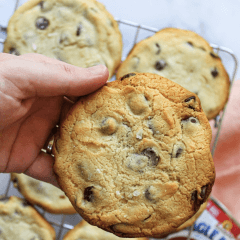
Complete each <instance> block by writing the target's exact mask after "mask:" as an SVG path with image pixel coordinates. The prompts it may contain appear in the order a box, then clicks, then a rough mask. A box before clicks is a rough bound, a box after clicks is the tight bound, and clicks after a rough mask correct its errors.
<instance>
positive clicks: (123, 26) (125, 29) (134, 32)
mask: <svg viewBox="0 0 240 240" xmlns="http://www.w3.org/2000/svg"><path fill="white" fill-rule="evenodd" d="M18 5H19V0H16V4H15V7H14V11H15V10H16V9H17V8H18ZM116 21H117V22H118V24H119V28H120V30H121V32H122V36H123V42H124V40H127V41H126V42H124V43H125V44H124V47H123V60H124V59H125V57H126V56H127V53H128V52H129V51H130V50H131V49H132V47H133V46H134V45H135V44H136V43H137V42H138V41H140V40H142V39H144V38H146V37H148V36H149V35H153V34H154V33H156V32H157V31H159V29H156V28H152V27H149V26H145V25H140V24H137V23H134V22H131V21H127V20H122V19H116ZM6 30H7V28H6V27H5V26H1V25H0V34H1V35H2V36H4V37H1V35H0V43H1V44H3V43H4V40H5V38H6ZM124 38H126V39H124ZM211 46H212V48H213V49H214V50H215V52H216V53H217V54H219V55H221V54H223V53H224V54H227V55H225V57H226V58H228V59H229V58H230V59H231V60H230V61H228V62H231V66H232V67H231V70H228V69H227V72H228V74H229V77H230V92H231V88H232V85H233V82H234V79H235V76H236V73H237V68H238V61H237V58H236V56H235V54H234V53H233V51H232V50H231V49H229V48H226V47H222V46H218V45H216V44H211ZM221 58H222V60H223V57H221ZM225 67H226V66H225ZM226 108H227V105H226V106H225V107H224V109H223V110H222V111H221V113H220V114H219V115H218V116H217V117H216V118H215V119H214V121H215V123H214V126H215V128H217V134H216V137H215V139H214V144H213V148H212V155H214V152H215V149H216V146H217V141H218V138H219V134H220V131H221V126H222V120H223V118H224V115H225V111H226ZM6 185H7V188H6V190H5V192H4V193H1V192H0V197H1V198H2V197H9V196H10V195H9V190H10V188H11V187H12V186H13V184H12V182H11V180H10V179H9V180H8V183H7V184H6ZM37 210H38V211H39V212H40V214H41V215H42V216H44V217H45V218H46V220H47V221H48V222H49V223H51V224H52V226H53V227H54V228H55V230H56V229H57V230H56V240H61V239H62V234H63V231H65V230H71V229H73V227H74V226H73V225H71V224H67V223H65V222H66V217H67V215H60V214H59V215H58V216H61V220H60V221H59V220H58V221H51V220H49V219H48V217H47V216H46V215H49V213H47V212H46V211H44V210H43V209H41V208H39V207H37ZM52 215H53V214H52ZM69 216H71V215H69ZM193 226H194V225H192V226H191V227H189V228H188V240H190V238H191V233H192V231H193V228H194V227H193ZM167 239H168V237H167V238H165V240H167ZM150 240H154V239H153V238H150Z"/></svg>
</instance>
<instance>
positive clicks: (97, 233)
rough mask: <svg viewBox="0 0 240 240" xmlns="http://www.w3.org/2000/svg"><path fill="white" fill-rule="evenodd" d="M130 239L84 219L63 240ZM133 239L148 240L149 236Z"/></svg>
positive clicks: (133, 239) (134, 239)
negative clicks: (118, 235) (120, 236)
mask: <svg viewBox="0 0 240 240" xmlns="http://www.w3.org/2000/svg"><path fill="white" fill-rule="evenodd" d="M77 239H81V240H121V239H122V240H130V239H129V238H119V237H117V236H115V235H114V234H112V233H109V232H106V231H103V230H102V229H100V228H98V227H95V226H92V225H90V224H88V223H87V222H86V221H84V220H82V221H81V222H80V223H78V224H77V225H76V226H75V227H74V228H73V229H72V230H70V231H69V232H67V234H66V235H65V236H64V238H63V240H77ZM131 239H132V240H147V238H131Z"/></svg>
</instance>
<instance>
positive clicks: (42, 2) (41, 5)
mask: <svg viewBox="0 0 240 240" xmlns="http://www.w3.org/2000/svg"><path fill="white" fill-rule="evenodd" d="M43 4H44V1H41V2H40V3H39V6H40V7H41V9H44V7H43Z"/></svg>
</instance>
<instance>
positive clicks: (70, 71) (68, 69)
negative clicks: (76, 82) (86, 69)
mask: <svg viewBox="0 0 240 240" xmlns="http://www.w3.org/2000/svg"><path fill="white" fill-rule="evenodd" d="M61 67H62V69H63V71H64V72H65V73H67V74H68V75H74V74H75V70H74V68H73V67H72V66H71V65H67V64H63V65H61Z"/></svg>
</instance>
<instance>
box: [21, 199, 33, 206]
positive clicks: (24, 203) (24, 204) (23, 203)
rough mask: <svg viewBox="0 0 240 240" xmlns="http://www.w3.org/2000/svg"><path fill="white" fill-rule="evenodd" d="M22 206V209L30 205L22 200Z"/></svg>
mask: <svg viewBox="0 0 240 240" xmlns="http://www.w3.org/2000/svg"><path fill="white" fill-rule="evenodd" d="M22 206H23V207H28V206H31V204H30V203H29V202H28V201H27V200H26V199H24V200H23V202H22Z"/></svg>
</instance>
